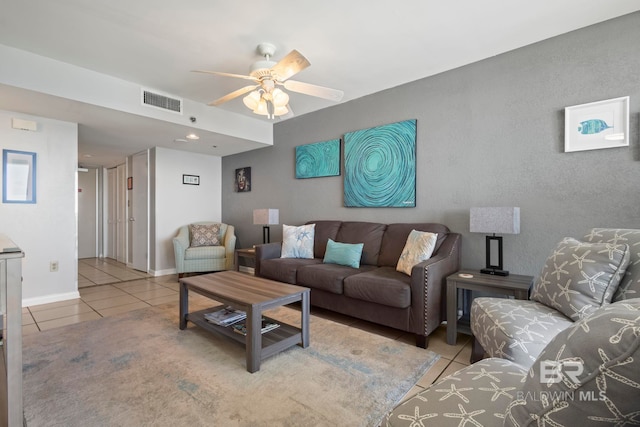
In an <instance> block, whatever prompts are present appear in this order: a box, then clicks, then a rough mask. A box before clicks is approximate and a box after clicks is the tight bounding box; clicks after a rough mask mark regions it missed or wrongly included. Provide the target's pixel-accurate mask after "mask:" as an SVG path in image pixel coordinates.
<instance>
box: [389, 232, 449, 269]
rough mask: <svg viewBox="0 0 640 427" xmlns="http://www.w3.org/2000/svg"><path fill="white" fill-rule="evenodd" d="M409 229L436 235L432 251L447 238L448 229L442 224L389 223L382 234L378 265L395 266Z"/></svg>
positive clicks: (436, 250)
mask: <svg viewBox="0 0 640 427" xmlns="http://www.w3.org/2000/svg"><path fill="white" fill-rule="evenodd" d="M411 230H417V231H428V232H430V233H435V234H437V235H438V240H437V241H436V247H435V249H434V250H433V252H434V253H437V252H438V248H439V247H440V245H442V242H444V240H445V239H446V238H447V235H448V234H449V229H448V228H447V227H446V226H444V225H442V224H432V223H406V224H389V225H387V229H386V230H385V232H384V235H383V236H382V244H381V246H380V256H379V257H378V265H380V266H388V267H395V266H396V265H397V264H398V259H400V254H401V253H402V250H403V249H404V245H405V243H406V241H407V237H409V233H411Z"/></svg>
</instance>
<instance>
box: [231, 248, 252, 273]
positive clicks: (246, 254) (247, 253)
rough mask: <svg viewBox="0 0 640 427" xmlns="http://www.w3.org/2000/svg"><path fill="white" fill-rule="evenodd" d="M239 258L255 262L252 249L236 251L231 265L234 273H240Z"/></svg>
mask: <svg viewBox="0 0 640 427" xmlns="http://www.w3.org/2000/svg"><path fill="white" fill-rule="evenodd" d="M239 258H249V259H253V260H255V259H256V250H255V249H254V248H247V249H236V251H235V253H234V256H233V264H234V265H235V268H236V271H240V264H239V263H238V260H239Z"/></svg>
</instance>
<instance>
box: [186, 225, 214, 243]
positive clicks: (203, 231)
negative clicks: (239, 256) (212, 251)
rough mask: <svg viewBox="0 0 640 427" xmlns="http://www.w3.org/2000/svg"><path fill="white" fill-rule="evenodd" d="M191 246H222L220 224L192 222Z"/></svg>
mask: <svg viewBox="0 0 640 427" xmlns="http://www.w3.org/2000/svg"><path fill="white" fill-rule="evenodd" d="M190 228H191V246H192V247H197V246H220V224H208V225H205V224H191V226H190Z"/></svg>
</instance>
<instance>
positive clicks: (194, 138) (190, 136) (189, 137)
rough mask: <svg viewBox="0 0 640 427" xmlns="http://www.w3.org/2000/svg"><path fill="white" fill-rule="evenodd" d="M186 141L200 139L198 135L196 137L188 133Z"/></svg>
mask: <svg viewBox="0 0 640 427" xmlns="http://www.w3.org/2000/svg"><path fill="white" fill-rule="evenodd" d="M187 139H191V140H193V141H195V140H197V139H200V137H199V136H198V135H196V134H195V133H190V134H189V135H187Z"/></svg>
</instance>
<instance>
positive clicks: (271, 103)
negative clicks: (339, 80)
mask: <svg viewBox="0 0 640 427" xmlns="http://www.w3.org/2000/svg"><path fill="white" fill-rule="evenodd" d="M257 50H258V52H259V53H260V55H261V56H263V57H264V60H260V61H257V62H255V63H254V64H253V65H252V66H251V70H250V72H249V75H248V76H246V75H242V74H231V73H223V72H219V71H206V70H193V71H194V72H196V73H206V74H214V75H218V76H226V77H235V78H239V79H245V80H251V81H253V83H254V84H251V85H249V86H245V87H243V88H240V89H238V90H235V91H233V92H231V93H228V94H226V95H225V96H223V97H221V98H218V99H216V100H215V101H212V102H210V103H209V104H208V105H212V106H218V105H220V104H222V103H225V102H227V101H231V100H232V99H235V98H237V97H239V96H242V95H244V94H246V93H249V92H250V93H249V94H248V95H247V96H245V97H244V98H243V99H242V100H243V102H244V105H246V106H247V107H248V108H249V109H250V110H252V111H253V112H254V113H256V114H260V115H264V116H267V117H268V118H269V119H273V118H275V117H276V116H283V115H285V114H287V115H293V113H292V111H291V107H289V95H288V94H287V93H286V92H285V91H283V90H282V89H280V88H279V87H278V86H282V87H284V88H285V89H287V90H290V91H292V92H298V93H302V94H305V95H311V96H316V97H319V98H324V99H329V100H331V101H336V102H337V101H340V100H341V99H342V97H343V96H344V92H342V91H341V90H337V89H330V88H326V87H322V86H317V85H312V84H309V83H303V82H298V81H295V80H289V78H290V77H292V76H294V75H295V74H297V73H299V72H300V71H302V70H304V69H305V68H307V67H308V66H309V65H311V64H310V63H309V61H308V60H307V58H305V57H304V56H303V55H302V54H301V53H300V52H298V51H297V50H295V49H294V50H292V51H291V52H289V54H287V56H285V57H284V58H282V59H281V60H280V61H278V62H275V61H272V60H271V57H272V56H273V54H274V53H275V51H276V47H275V46H274V45H273V44H271V43H260V44H259V45H258V49H257Z"/></svg>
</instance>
